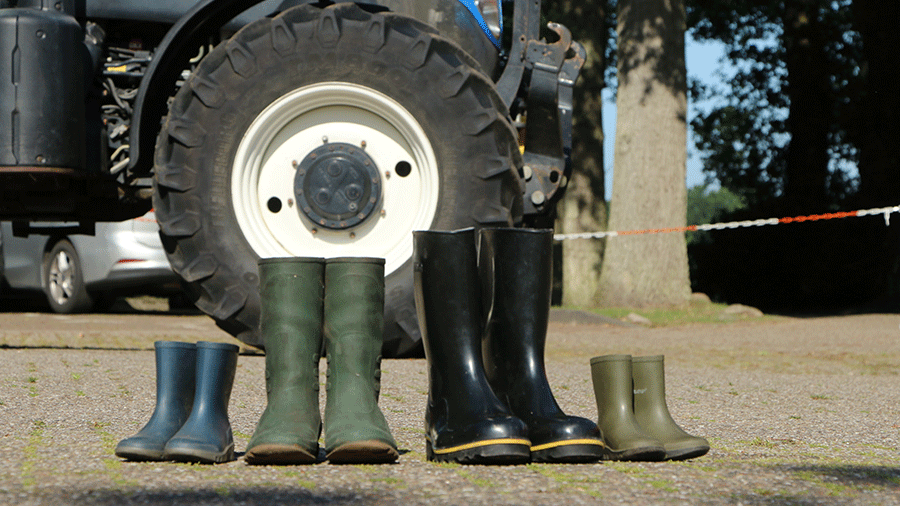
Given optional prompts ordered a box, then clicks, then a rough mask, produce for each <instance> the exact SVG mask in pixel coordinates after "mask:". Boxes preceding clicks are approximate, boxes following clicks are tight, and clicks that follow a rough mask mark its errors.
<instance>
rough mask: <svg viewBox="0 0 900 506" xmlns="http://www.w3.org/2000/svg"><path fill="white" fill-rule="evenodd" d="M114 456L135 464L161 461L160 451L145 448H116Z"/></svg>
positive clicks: (161, 453)
mask: <svg viewBox="0 0 900 506" xmlns="http://www.w3.org/2000/svg"><path fill="white" fill-rule="evenodd" d="M116 456H117V457H121V458H123V459H126V460H133V461H136V462H145V461H163V460H165V458H164V457H163V452H162V451H160V450H148V449H146V448H128V447H125V448H121V447H120V448H116Z"/></svg>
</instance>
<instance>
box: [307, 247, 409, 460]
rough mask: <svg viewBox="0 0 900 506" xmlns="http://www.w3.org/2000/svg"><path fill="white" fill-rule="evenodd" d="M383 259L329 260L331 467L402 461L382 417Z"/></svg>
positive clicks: (327, 341) (327, 421) (327, 337)
mask: <svg viewBox="0 0 900 506" xmlns="http://www.w3.org/2000/svg"><path fill="white" fill-rule="evenodd" d="M383 333H384V259H383V258H331V259H328V260H327V261H326V264H325V356H326V358H327V359H328V376H327V379H326V381H325V396H326V398H325V416H324V418H325V456H326V458H327V459H328V461H329V462H331V463H333V464H377V463H384V462H393V461H395V460H397V457H399V455H400V454H399V453H398V452H397V443H395V442H394V438H393V437H392V436H391V431H390V429H389V428H388V424H387V421H386V420H385V419H384V414H383V413H382V412H381V409H380V408H379V407H378V395H379V393H380V390H381V346H382V343H383Z"/></svg>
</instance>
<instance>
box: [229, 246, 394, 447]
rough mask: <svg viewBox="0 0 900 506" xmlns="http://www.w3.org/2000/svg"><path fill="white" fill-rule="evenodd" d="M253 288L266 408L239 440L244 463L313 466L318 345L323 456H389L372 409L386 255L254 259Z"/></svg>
mask: <svg viewBox="0 0 900 506" xmlns="http://www.w3.org/2000/svg"><path fill="white" fill-rule="evenodd" d="M259 292H260V301H261V307H260V333H261V337H262V340H263V344H264V345H265V347H266V396H267V405H266V409H265V411H264V412H263V414H262V416H261V417H260V420H259V423H258V424H257V426H256V430H255V432H254V433H253V436H252V437H251V438H250V442H249V443H248V445H247V453H246V455H245V456H244V459H245V460H246V461H247V463H248V464H309V463H314V462H316V460H317V458H318V454H319V446H318V441H319V435H320V434H321V433H322V431H323V423H322V422H323V417H322V416H321V415H320V413H319V359H320V357H321V356H322V349H323V346H324V349H325V354H326V358H327V362H328V371H327V379H326V384H325V388H326V402H325V413H324V432H325V452H326V458H327V459H328V461H329V462H332V463H382V462H393V461H395V460H397V457H398V456H399V453H398V452H397V445H396V443H395V442H394V439H393V437H392V436H391V433H390V430H389V429H388V425H387V421H386V420H385V418H384V415H383V414H382V412H381V409H380V408H379V407H378V395H379V392H380V387H381V384H380V377H381V370H380V367H381V346H382V339H383V330H384V329H383V327H384V259H382V258H333V259H328V260H324V259H322V258H303V257H294V258H267V259H262V260H260V261H259Z"/></svg>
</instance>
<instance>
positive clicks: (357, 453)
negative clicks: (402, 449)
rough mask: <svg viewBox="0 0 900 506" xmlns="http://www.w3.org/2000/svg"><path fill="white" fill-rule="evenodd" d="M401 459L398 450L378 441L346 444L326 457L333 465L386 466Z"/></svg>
mask: <svg viewBox="0 0 900 506" xmlns="http://www.w3.org/2000/svg"><path fill="white" fill-rule="evenodd" d="M399 457H400V453H399V452H397V449H396V448H394V447H393V446H391V445H389V444H387V443H384V442H381V441H376V440H369V441H353V442H351V443H346V444H343V445H341V446H338V447H337V448H335V449H334V450H331V452H329V453H328V455H326V456H325V458H326V459H328V462H331V463H332V464H386V463H389V462H394V461H395V460H397V459H398V458H399Z"/></svg>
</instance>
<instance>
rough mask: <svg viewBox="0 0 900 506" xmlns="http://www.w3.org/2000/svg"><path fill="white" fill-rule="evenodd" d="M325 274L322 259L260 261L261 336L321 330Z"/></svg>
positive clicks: (268, 259) (303, 258) (269, 259)
mask: <svg viewBox="0 0 900 506" xmlns="http://www.w3.org/2000/svg"><path fill="white" fill-rule="evenodd" d="M324 272H325V260H324V259H322V258H306V257H297V258H293V257H291V258H263V259H260V260H259V295H260V302H261V304H260V333H261V334H262V335H263V336H267V335H279V334H295V333H296V332H297V331H298V330H301V331H304V330H306V329H321V327H322V300H323V296H324V289H325V286H324ZM264 344H265V343H264Z"/></svg>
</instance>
